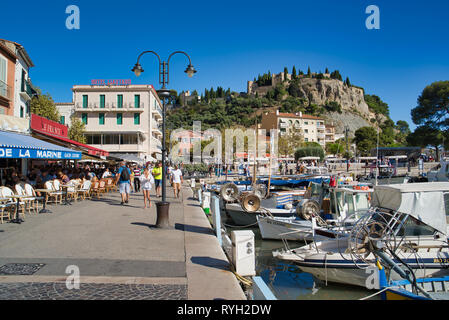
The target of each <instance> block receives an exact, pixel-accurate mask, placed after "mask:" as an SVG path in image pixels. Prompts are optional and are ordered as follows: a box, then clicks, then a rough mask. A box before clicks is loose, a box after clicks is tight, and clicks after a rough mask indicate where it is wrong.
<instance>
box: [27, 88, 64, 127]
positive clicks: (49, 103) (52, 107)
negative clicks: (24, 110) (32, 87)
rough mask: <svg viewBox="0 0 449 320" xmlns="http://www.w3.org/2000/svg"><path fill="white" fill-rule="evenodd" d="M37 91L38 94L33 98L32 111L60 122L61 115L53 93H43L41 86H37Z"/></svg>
mask: <svg viewBox="0 0 449 320" xmlns="http://www.w3.org/2000/svg"><path fill="white" fill-rule="evenodd" d="M36 91H37V93H38V94H37V96H34V97H33V98H32V99H31V104H30V106H31V113H34V114H36V115H38V116H41V117H44V118H47V119H49V120H52V121H56V122H59V121H60V117H61V116H60V114H59V111H58V109H57V108H56V104H55V102H54V101H53V98H52V97H51V95H50V94H49V93H46V94H44V95H43V94H42V91H41V90H40V89H39V88H36Z"/></svg>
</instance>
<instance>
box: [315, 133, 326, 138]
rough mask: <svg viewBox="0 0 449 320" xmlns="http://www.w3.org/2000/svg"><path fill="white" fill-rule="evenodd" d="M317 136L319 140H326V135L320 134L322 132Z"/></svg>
mask: <svg viewBox="0 0 449 320" xmlns="http://www.w3.org/2000/svg"><path fill="white" fill-rule="evenodd" d="M316 136H317V138H318V139H324V138H325V137H326V135H325V134H324V133H320V132H318V133H317V134H316Z"/></svg>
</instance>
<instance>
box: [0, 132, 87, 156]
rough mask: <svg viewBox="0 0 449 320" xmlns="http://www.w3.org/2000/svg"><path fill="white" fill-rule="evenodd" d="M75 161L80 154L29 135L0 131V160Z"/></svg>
mask: <svg viewBox="0 0 449 320" xmlns="http://www.w3.org/2000/svg"><path fill="white" fill-rule="evenodd" d="M1 158H3V159H5V158H6V159H47V160H62V159H66V160H77V159H81V152H79V151H74V150H71V149H67V148H64V147H60V146H58V145H55V144H52V143H48V142H45V141H42V140H39V139H36V138H33V137H31V136H29V135H25V134H19V133H13V132H7V131H0V159H1Z"/></svg>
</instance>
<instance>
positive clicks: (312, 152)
mask: <svg viewBox="0 0 449 320" xmlns="http://www.w3.org/2000/svg"><path fill="white" fill-rule="evenodd" d="M304 157H319V158H320V161H322V160H323V159H324V150H323V148H321V147H303V148H298V149H297V150H296V151H295V160H296V161H297V160H298V159H300V158H304Z"/></svg>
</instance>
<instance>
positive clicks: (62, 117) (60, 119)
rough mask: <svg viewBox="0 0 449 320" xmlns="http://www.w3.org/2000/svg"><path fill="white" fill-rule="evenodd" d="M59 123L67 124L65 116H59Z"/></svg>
mask: <svg viewBox="0 0 449 320" xmlns="http://www.w3.org/2000/svg"><path fill="white" fill-rule="evenodd" d="M59 123H60V124H65V116H61V118H59Z"/></svg>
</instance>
